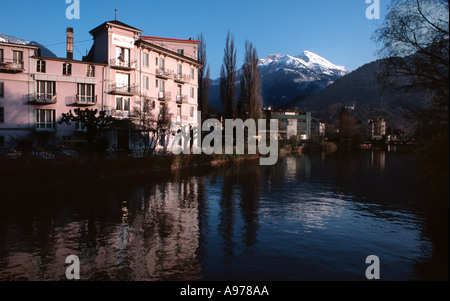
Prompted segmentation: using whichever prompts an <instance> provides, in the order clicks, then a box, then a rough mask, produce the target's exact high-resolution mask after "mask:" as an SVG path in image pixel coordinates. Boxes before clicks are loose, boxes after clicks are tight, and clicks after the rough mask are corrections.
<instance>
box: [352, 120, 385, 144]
mask: <svg viewBox="0 0 450 301" xmlns="http://www.w3.org/2000/svg"><path fill="white" fill-rule="evenodd" d="M358 124H359V126H360V131H361V133H362V138H363V139H366V140H382V139H383V138H384V137H385V136H386V121H385V120H384V119H383V118H372V119H367V120H362V121H360V122H358Z"/></svg>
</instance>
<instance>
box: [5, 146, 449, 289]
mask: <svg viewBox="0 0 450 301" xmlns="http://www.w3.org/2000/svg"><path fill="white" fill-rule="evenodd" d="M408 158H409V157H407V156H398V155H397V154H395V153H392V152H391V153H384V152H379V151H365V152H360V153H351V154H343V153H335V154H329V155H324V154H317V155H303V156H288V157H285V158H283V159H280V161H279V163H278V164H277V165H275V166H273V167H262V166H259V165H258V164H257V162H246V163H242V164H240V165H236V166H228V167H221V168H215V169H207V170H204V171H202V170H197V171H195V172H193V171H189V170H186V171H181V172H179V173H177V174H174V175H171V176H164V177H163V176H158V178H159V179H155V178H153V179H133V180H129V181H127V182H124V181H123V180H120V181H118V182H117V183H108V185H103V186H99V187H98V188H97V189H95V190H92V189H88V188H82V189H79V188H73V187H70V188H63V189H61V190H55V191H53V192H52V195H53V197H52V196H49V195H48V194H44V193H41V194H39V193H31V194H28V195H22V196H20V197H18V196H11V197H9V201H7V202H5V206H4V207H3V210H2V211H1V212H0V280H65V268H66V266H67V265H66V264H65V258H66V257H67V256H68V255H78V256H79V257H80V260H81V265H82V268H81V277H82V279H85V280H364V271H365V267H366V266H365V262H364V259H365V257H366V256H368V255H370V254H376V255H378V256H380V258H382V259H383V264H384V265H385V266H384V270H383V275H385V277H386V279H385V280H408V279H417V278H419V279H420V277H421V276H420V275H424V274H426V273H428V274H430V273H429V269H427V268H425V267H426V263H427V262H429V261H430V260H431V259H432V258H434V257H432V256H433V254H434V253H435V251H434V247H433V246H434V242H435V241H437V238H435V237H434V236H433V235H432V234H430V233H428V232H427V230H426V229H424V227H425V225H426V223H425V214H424V212H425V211H426V208H427V207H426V206H424V205H423V202H422V198H423V195H422V194H420V193H419V192H420V191H419V188H418V185H416V184H417V183H416V181H415V178H414V168H413V165H411V164H410V161H409V159H408ZM447 221H448V219H447ZM431 237H433V238H431ZM447 244H448V241H447ZM361 271H362V272H361ZM424 271H426V273H425V272H424ZM418 273H419V274H418Z"/></svg>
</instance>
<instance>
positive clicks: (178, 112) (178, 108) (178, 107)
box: [177, 105, 181, 116]
mask: <svg viewBox="0 0 450 301" xmlns="http://www.w3.org/2000/svg"><path fill="white" fill-rule="evenodd" d="M177 116H181V105H178V106H177Z"/></svg>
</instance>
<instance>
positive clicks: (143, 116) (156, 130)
mask: <svg viewBox="0 0 450 301" xmlns="http://www.w3.org/2000/svg"><path fill="white" fill-rule="evenodd" d="M133 113H134V117H135V126H136V129H138V130H139V131H140V132H141V137H142V142H143V150H144V153H143V155H144V156H147V155H151V154H153V153H154V152H155V150H156V148H157V147H158V146H160V145H162V144H163V143H164V141H165V138H166V137H167V135H168V134H169V129H170V124H171V122H172V114H170V113H169V109H168V107H167V104H166V103H165V102H164V103H162V104H161V106H160V109H159V112H158V114H156V112H155V104H154V102H152V101H151V100H150V99H149V98H146V97H145V98H144V100H143V103H142V105H141V106H136V107H135V108H134V112H133Z"/></svg>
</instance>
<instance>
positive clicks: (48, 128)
mask: <svg viewBox="0 0 450 301" xmlns="http://www.w3.org/2000/svg"><path fill="white" fill-rule="evenodd" d="M34 128H35V129H36V131H38V132H54V131H56V122H53V121H48V122H46V121H43V122H36V123H35V125H34Z"/></svg>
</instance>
